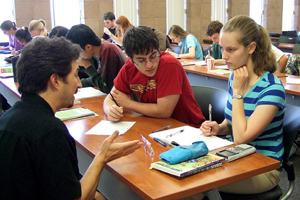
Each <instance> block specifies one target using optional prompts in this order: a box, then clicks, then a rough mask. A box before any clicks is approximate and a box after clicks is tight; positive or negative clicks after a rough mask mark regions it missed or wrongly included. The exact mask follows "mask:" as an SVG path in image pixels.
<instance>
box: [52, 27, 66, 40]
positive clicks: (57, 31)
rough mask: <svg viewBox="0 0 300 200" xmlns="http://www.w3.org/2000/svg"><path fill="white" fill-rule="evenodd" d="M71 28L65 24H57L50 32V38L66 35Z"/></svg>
mask: <svg viewBox="0 0 300 200" xmlns="http://www.w3.org/2000/svg"><path fill="white" fill-rule="evenodd" d="M68 31H69V29H67V28H66V27H64V26H55V27H54V28H53V29H52V30H51V31H50V33H49V36H48V37H49V38H54V37H66V35H67V33H68Z"/></svg>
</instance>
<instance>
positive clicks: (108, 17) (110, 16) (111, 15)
mask: <svg viewBox="0 0 300 200" xmlns="http://www.w3.org/2000/svg"><path fill="white" fill-rule="evenodd" d="M114 19H116V17H115V15H114V13H112V12H107V13H105V14H104V15H103V20H110V21H112V20H114Z"/></svg>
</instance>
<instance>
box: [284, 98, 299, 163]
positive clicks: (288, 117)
mask: <svg viewBox="0 0 300 200" xmlns="http://www.w3.org/2000/svg"><path fill="white" fill-rule="evenodd" d="M299 127H300V107H297V106H292V105H289V104H287V105H286V110H285V113H284V120H283V146H284V154H283V165H285V164H286V163H287V162H288V159H289V156H290V151H291V148H292V146H293V142H294V141H295V139H296V136H297V134H298V131H299Z"/></svg>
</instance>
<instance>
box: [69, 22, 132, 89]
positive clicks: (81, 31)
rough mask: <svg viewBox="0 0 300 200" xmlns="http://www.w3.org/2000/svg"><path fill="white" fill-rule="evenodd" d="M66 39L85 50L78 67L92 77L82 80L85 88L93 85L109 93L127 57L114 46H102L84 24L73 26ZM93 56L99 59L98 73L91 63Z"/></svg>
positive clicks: (108, 44) (106, 44)
mask: <svg viewBox="0 0 300 200" xmlns="http://www.w3.org/2000/svg"><path fill="white" fill-rule="evenodd" d="M66 38H67V39H69V40H71V41H72V42H74V43H76V44H79V45H80V46H81V48H82V49H83V50H84V55H83V57H82V59H81V60H80V61H78V65H80V66H83V67H85V68H86V73H87V74H88V75H89V76H90V77H89V78H86V79H82V80H81V82H82V84H83V86H91V85H92V86H94V87H98V88H99V89H100V90H101V91H102V92H104V93H109V91H110V90H111V88H112V87H113V85H114V83H113V80H114V79H115V77H116V76H117V74H118V73H119V71H120V69H121V68H122V66H123V65H124V64H125V62H126V61H127V58H126V55H125V54H124V53H123V52H122V50H121V49H120V48H119V47H117V46H116V45H114V44H111V43H108V42H103V44H101V40H100V39H99V38H98V37H97V35H96V34H95V33H94V32H93V30H92V29H91V28H89V27H88V26H87V25H84V24H79V25H74V26H72V27H71V29H70V30H69V32H68V34H67V35H66ZM93 56H98V57H99V61H100V65H99V68H98V71H97V70H96V69H95V67H93V66H92V64H91V62H90V59H92V57H93Z"/></svg>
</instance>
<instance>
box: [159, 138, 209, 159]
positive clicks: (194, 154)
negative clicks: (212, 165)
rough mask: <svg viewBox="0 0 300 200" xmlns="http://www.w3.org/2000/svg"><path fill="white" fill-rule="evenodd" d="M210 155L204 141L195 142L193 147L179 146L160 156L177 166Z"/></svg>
mask: <svg viewBox="0 0 300 200" xmlns="http://www.w3.org/2000/svg"><path fill="white" fill-rule="evenodd" d="M207 153H208V148H207V146H206V144H205V142H203V141H197V142H193V144H192V145H189V146H185V145H181V146H177V147H175V148H172V149H170V150H169V151H166V152H163V153H161V154H160V155H159V157H161V159H162V160H163V161H164V162H166V163H168V164H171V165H173V164H177V163H180V162H184V161H187V160H190V159H193V158H198V157H200V156H204V155H206V154H207Z"/></svg>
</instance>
